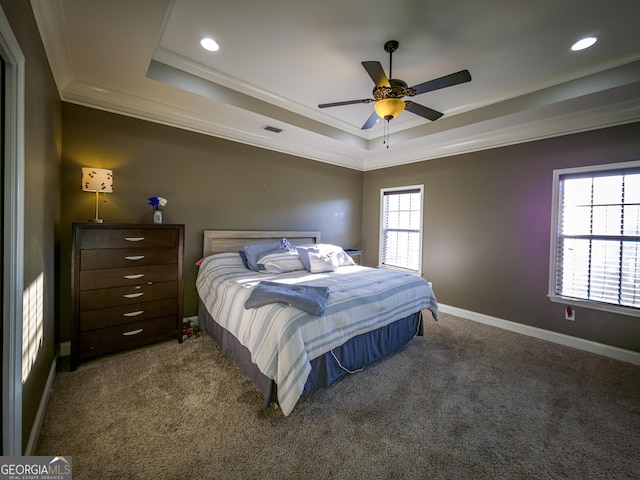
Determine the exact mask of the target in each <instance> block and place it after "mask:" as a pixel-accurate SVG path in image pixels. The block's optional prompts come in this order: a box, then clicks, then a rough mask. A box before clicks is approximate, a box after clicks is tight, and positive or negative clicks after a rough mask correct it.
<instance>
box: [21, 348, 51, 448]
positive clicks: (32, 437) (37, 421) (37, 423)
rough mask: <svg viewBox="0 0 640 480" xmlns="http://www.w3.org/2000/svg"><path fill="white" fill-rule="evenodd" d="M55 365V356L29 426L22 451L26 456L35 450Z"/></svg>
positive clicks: (47, 402)
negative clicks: (28, 432)
mask: <svg viewBox="0 0 640 480" xmlns="http://www.w3.org/2000/svg"><path fill="white" fill-rule="evenodd" d="M57 366H58V359H57V357H54V359H53V362H52V363H51V368H50V369H49V376H48V377H47V384H46V385H45V387H44V391H43V392H42V397H41V398H40V404H39V405H38V411H37V412H36V417H35V418H34V420H33V425H32V426H31V432H30V434H29V441H28V442H27V446H26V448H25V452H24V454H25V455H26V456H31V455H33V454H34V452H35V451H36V446H37V445H38V439H39V438H40V430H42V424H43V423H44V416H45V414H46V413H47V405H48V404H49V396H50V395H51V388H52V387H53V381H54V380H55V378H56V370H57Z"/></svg>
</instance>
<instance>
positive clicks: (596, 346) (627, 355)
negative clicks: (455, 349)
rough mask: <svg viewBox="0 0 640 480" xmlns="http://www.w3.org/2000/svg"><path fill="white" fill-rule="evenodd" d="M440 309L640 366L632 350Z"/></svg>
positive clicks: (444, 307)
mask: <svg viewBox="0 0 640 480" xmlns="http://www.w3.org/2000/svg"><path fill="white" fill-rule="evenodd" d="M438 309H439V310H440V311H441V312H444V313H450V314H451V315H455V316H457V317H461V318H466V319H467V320H473V321H474V322H479V323H484V324H486V325H491V326H493V327H498V328H502V329H504V330H510V331H512V332H516V333H520V334H522V335H527V336H529V337H535V338H539V339H542V340H547V341H549V342H553V343H558V344H560V345H564V346H567V347H572V348H577V349H579V350H584V351H587V352H591V353H595V354H597V355H602V356H605V357H609V358H613V359H615V360H621V361H623V362H628V363H633V364H634V365H640V353H639V352H634V351H632V350H625V349H623V348H618V347H613V346H611V345H605V344H603V343H598V342H593V341H591V340H585V339H583V338H578V337H572V336H570V335H565V334H564V333H557V332H552V331H550V330H544V329H542V328H538V327H531V326H529V325H523V324H522V323H516V322H511V321H509V320H503V319H501V318H496V317H492V316H489V315H485V314H483V313H477V312H472V311H470V310H464V309H462V308H457V307H451V306H449V305H443V304H441V303H440V304H438Z"/></svg>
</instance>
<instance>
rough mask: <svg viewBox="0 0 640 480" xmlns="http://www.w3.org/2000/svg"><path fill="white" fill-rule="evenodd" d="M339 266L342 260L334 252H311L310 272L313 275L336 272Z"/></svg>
mask: <svg viewBox="0 0 640 480" xmlns="http://www.w3.org/2000/svg"><path fill="white" fill-rule="evenodd" d="M339 266H340V260H339V259H338V255H337V254H336V253H334V252H330V253H317V252H309V271H310V272H311V273H322V272H335V271H336V270H337V269H338V267H339Z"/></svg>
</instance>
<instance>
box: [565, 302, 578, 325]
mask: <svg viewBox="0 0 640 480" xmlns="http://www.w3.org/2000/svg"><path fill="white" fill-rule="evenodd" d="M564 319H565V320H571V321H572V322H574V321H575V320H576V311H575V309H574V308H573V307H571V306H569V305H567V308H565V309H564Z"/></svg>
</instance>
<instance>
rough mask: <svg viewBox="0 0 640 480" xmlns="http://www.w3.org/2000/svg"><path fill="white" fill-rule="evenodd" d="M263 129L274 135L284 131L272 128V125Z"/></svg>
mask: <svg viewBox="0 0 640 480" xmlns="http://www.w3.org/2000/svg"><path fill="white" fill-rule="evenodd" d="M262 128H264V129H265V130H266V131H267V132H273V133H280V132H282V129H281V128H278V127H272V126H271V125H267V126H265V127H262Z"/></svg>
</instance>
